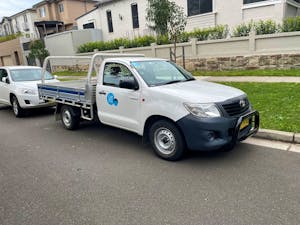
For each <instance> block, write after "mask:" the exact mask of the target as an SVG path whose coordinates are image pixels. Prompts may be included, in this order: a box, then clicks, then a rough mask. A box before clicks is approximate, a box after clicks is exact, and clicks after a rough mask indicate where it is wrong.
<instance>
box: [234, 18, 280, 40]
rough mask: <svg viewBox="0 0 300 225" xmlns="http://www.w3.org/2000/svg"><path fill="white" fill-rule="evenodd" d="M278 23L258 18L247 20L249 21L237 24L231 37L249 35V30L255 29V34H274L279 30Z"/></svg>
mask: <svg viewBox="0 0 300 225" xmlns="http://www.w3.org/2000/svg"><path fill="white" fill-rule="evenodd" d="M279 28H280V27H279V25H277V24H276V22H274V21H273V20H266V21H264V20H260V21H258V22H253V21H251V22H249V23H247V24H246V23H243V24H240V25H238V26H237V27H236V28H235V29H234V30H233V34H232V36H233V37H245V36H249V34H250V32H251V31H252V30H254V31H255V33H256V34H257V35H261V34H274V33H276V32H279V31H280V29H279Z"/></svg>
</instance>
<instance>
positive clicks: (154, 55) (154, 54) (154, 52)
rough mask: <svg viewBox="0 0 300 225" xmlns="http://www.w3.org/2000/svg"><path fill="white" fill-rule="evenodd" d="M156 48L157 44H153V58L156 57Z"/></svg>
mask: <svg viewBox="0 0 300 225" xmlns="http://www.w3.org/2000/svg"><path fill="white" fill-rule="evenodd" d="M156 46H157V44H156V43H151V54H152V57H154V58H155V57H156Z"/></svg>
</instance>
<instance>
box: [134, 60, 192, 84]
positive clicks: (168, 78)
mask: <svg viewBox="0 0 300 225" xmlns="http://www.w3.org/2000/svg"><path fill="white" fill-rule="evenodd" d="M131 65H132V66H133V67H134V68H135V69H136V70H137V72H138V73H139V74H140V76H141V77H142V78H143V79H144V81H145V82H146V83H147V84H148V85H149V86H159V85H166V84H171V83H177V82H185V81H190V80H194V78H193V76H192V75H191V74H190V73H189V72H187V71H185V70H184V69H183V68H181V67H179V66H177V65H176V64H175V63H172V62H169V61H163V60H153V61H136V62H132V63H131Z"/></svg>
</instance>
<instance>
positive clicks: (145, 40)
mask: <svg viewBox="0 0 300 225" xmlns="http://www.w3.org/2000/svg"><path fill="white" fill-rule="evenodd" d="M252 30H253V31H255V33H256V34H257V35H261V34H273V33H281V32H292V31H300V16H298V17H292V18H287V19H285V20H284V21H283V23H282V25H280V24H276V22H274V21H272V20H266V21H263V20H260V21H258V22H253V21H251V22H249V23H243V24H240V25H238V26H237V27H235V28H234V29H233V31H232V34H231V35H230V34H229V29H228V26H227V25H218V26H216V27H209V28H203V29H195V30H193V31H192V32H184V33H183V34H181V35H180V37H179V38H178V40H179V42H180V43H183V42H188V41H190V39H191V38H196V39H197V40H198V41H205V40H215V39H224V38H227V37H229V36H231V37H243V36H249V34H250V32H251V31H252ZM151 43H156V44H158V45H164V44H171V43H172V41H171V40H170V39H169V38H168V36H167V35H166V36H158V37H154V36H150V35H148V36H143V37H137V38H134V39H132V40H130V39H127V38H118V39H114V40H112V41H106V42H104V41H97V42H89V43H86V44H83V45H81V46H79V48H78V53H85V52H93V51H94V49H98V50H99V51H106V50H114V49H119V47H120V46H124V48H136V47H146V46H150V45H151Z"/></svg>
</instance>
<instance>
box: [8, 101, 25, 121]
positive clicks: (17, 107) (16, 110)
mask: <svg viewBox="0 0 300 225" xmlns="http://www.w3.org/2000/svg"><path fill="white" fill-rule="evenodd" d="M11 105H12V109H13V113H14V115H15V116H16V117H19V118H20V117H22V116H24V115H25V110H24V109H22V108H21V106H20V104H19V101H18V99H17V97H16V96H13V97H12V101H11Z"/></svg>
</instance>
